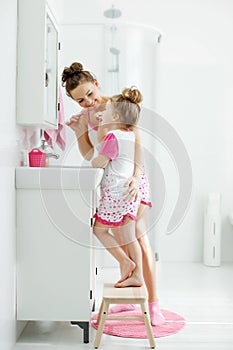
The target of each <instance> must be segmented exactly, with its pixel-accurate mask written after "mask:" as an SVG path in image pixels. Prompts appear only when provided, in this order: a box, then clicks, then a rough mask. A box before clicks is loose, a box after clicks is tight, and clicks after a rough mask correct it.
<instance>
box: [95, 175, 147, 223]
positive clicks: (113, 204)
mask: <svg viewBox="0 0 233 350" xmlns="http://www.w3.org/2000/svg"><path fill="white" fill-rule="evenodd" d="M140 204H145V205H148V206H149V207H152V203H151V199H150V186H149V181H148V178H147V176H146V174H145V172H143V173H142V177H141V180H140V182H139V195H138V198H137V200H136V201H135V202H134V201H128V200H126V199H125V198H124V197H122V198H112V197H111V196H110V195H109V194H108V193H107V191H106V192H105V191H101V199H100V202H99V208H98V213H96V214H95V215H94V218H95V219H96V220H97V221H99V222H101V223H102V224H104V225H109V226H120V225H122V224H123V223H124V221H125V218H126V217H130V218H131V219H133V220H137V212H138V208H139V206H140Z"/></svg>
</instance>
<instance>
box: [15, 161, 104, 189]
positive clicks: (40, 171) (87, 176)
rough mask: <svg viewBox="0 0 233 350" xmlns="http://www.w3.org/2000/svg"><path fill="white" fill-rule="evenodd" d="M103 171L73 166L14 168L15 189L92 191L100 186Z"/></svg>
mask: <svg viewBox="0 0 233 350" xmlns="http://www.w3.org/2000/svg"><path fill="white" fill-rule="evenodd" d="M103 172H104V171H103V169H100V168H92V167H75V166H51V167H48V168H33V167H18V168H16V188H26V189H27V188H28V189H52V190H53V189H62V190H63V189H64V190H67V189H68V190H69V189H82V190H94V189H96V188H97V186H98V185H99V184H100V181H101V179H102V176H103Z"/></svg>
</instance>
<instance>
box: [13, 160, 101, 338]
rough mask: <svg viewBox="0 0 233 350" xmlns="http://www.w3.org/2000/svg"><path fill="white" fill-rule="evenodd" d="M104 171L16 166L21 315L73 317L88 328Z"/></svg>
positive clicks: (43, 318)
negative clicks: (99, 193) (94, 227)
mask: <svg viewBox="0 0 233 350" xmlns="http://www.w3.org/2000/svg"><path fill="white" fill-rule="evenodd" d="M102 175H103V170H102V169H95V168H91V167H90V168H88V167H86V168H85V167H80V168H76V167H60V168H59V167H50V168H29V167H27V168H26V167H25V168H23V167H21V168H17V169H16V189H17V190H16V192H17V319H18V320H40V321H48V320H49V321H69V322H71V323H72V324H77V325H79V326H80V327H81V328H83V329H84V342H86V343H87V342H88V341H89V331H88V330H89V321H90V317H91V311H92V310H93V309H94V302H95V276H96V264H95V247H94V246H95V241H94V237H93V233H92V223H93V215H94V213H95V211H96V201H97V189H98V185H99V184H100V181H101V179H102Z"/></svg>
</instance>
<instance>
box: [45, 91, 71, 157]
mask: <svg viewBox="0 0 233 350" xmlns="http://www.w3.org/2000/svg"><path fill="white" fill-rule="evenodd" d="M59 104H60V108H59V111H58V129H48V130H44V137H45V140H46V141H47V142H48V144H49V145H50V146H51V147H52V148H53V149H54V145H55V143H56V144H57V145H58V146H59V147H60V148H61V149H62V151H64V150H65V147H66V129H65V117H64V104H63V98H62V90H61V87H60V86H59Z"/></svg>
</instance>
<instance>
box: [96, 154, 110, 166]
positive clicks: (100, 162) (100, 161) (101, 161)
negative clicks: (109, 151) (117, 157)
mask: <svg viewBox="0 0 233 350" xmlns="http://www.w3.org/2000/svg"><path fill="white" fill-rule="evenodd" d="M109 161H110V159H109V158H108V157H106V156H104V155H103V154H99V155H98V156H97V157H96V158H94V159H93V160H92V162H91V164H92V166H93V167H94V168H106V166H107V165H108V163H109Z"/></svg>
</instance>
